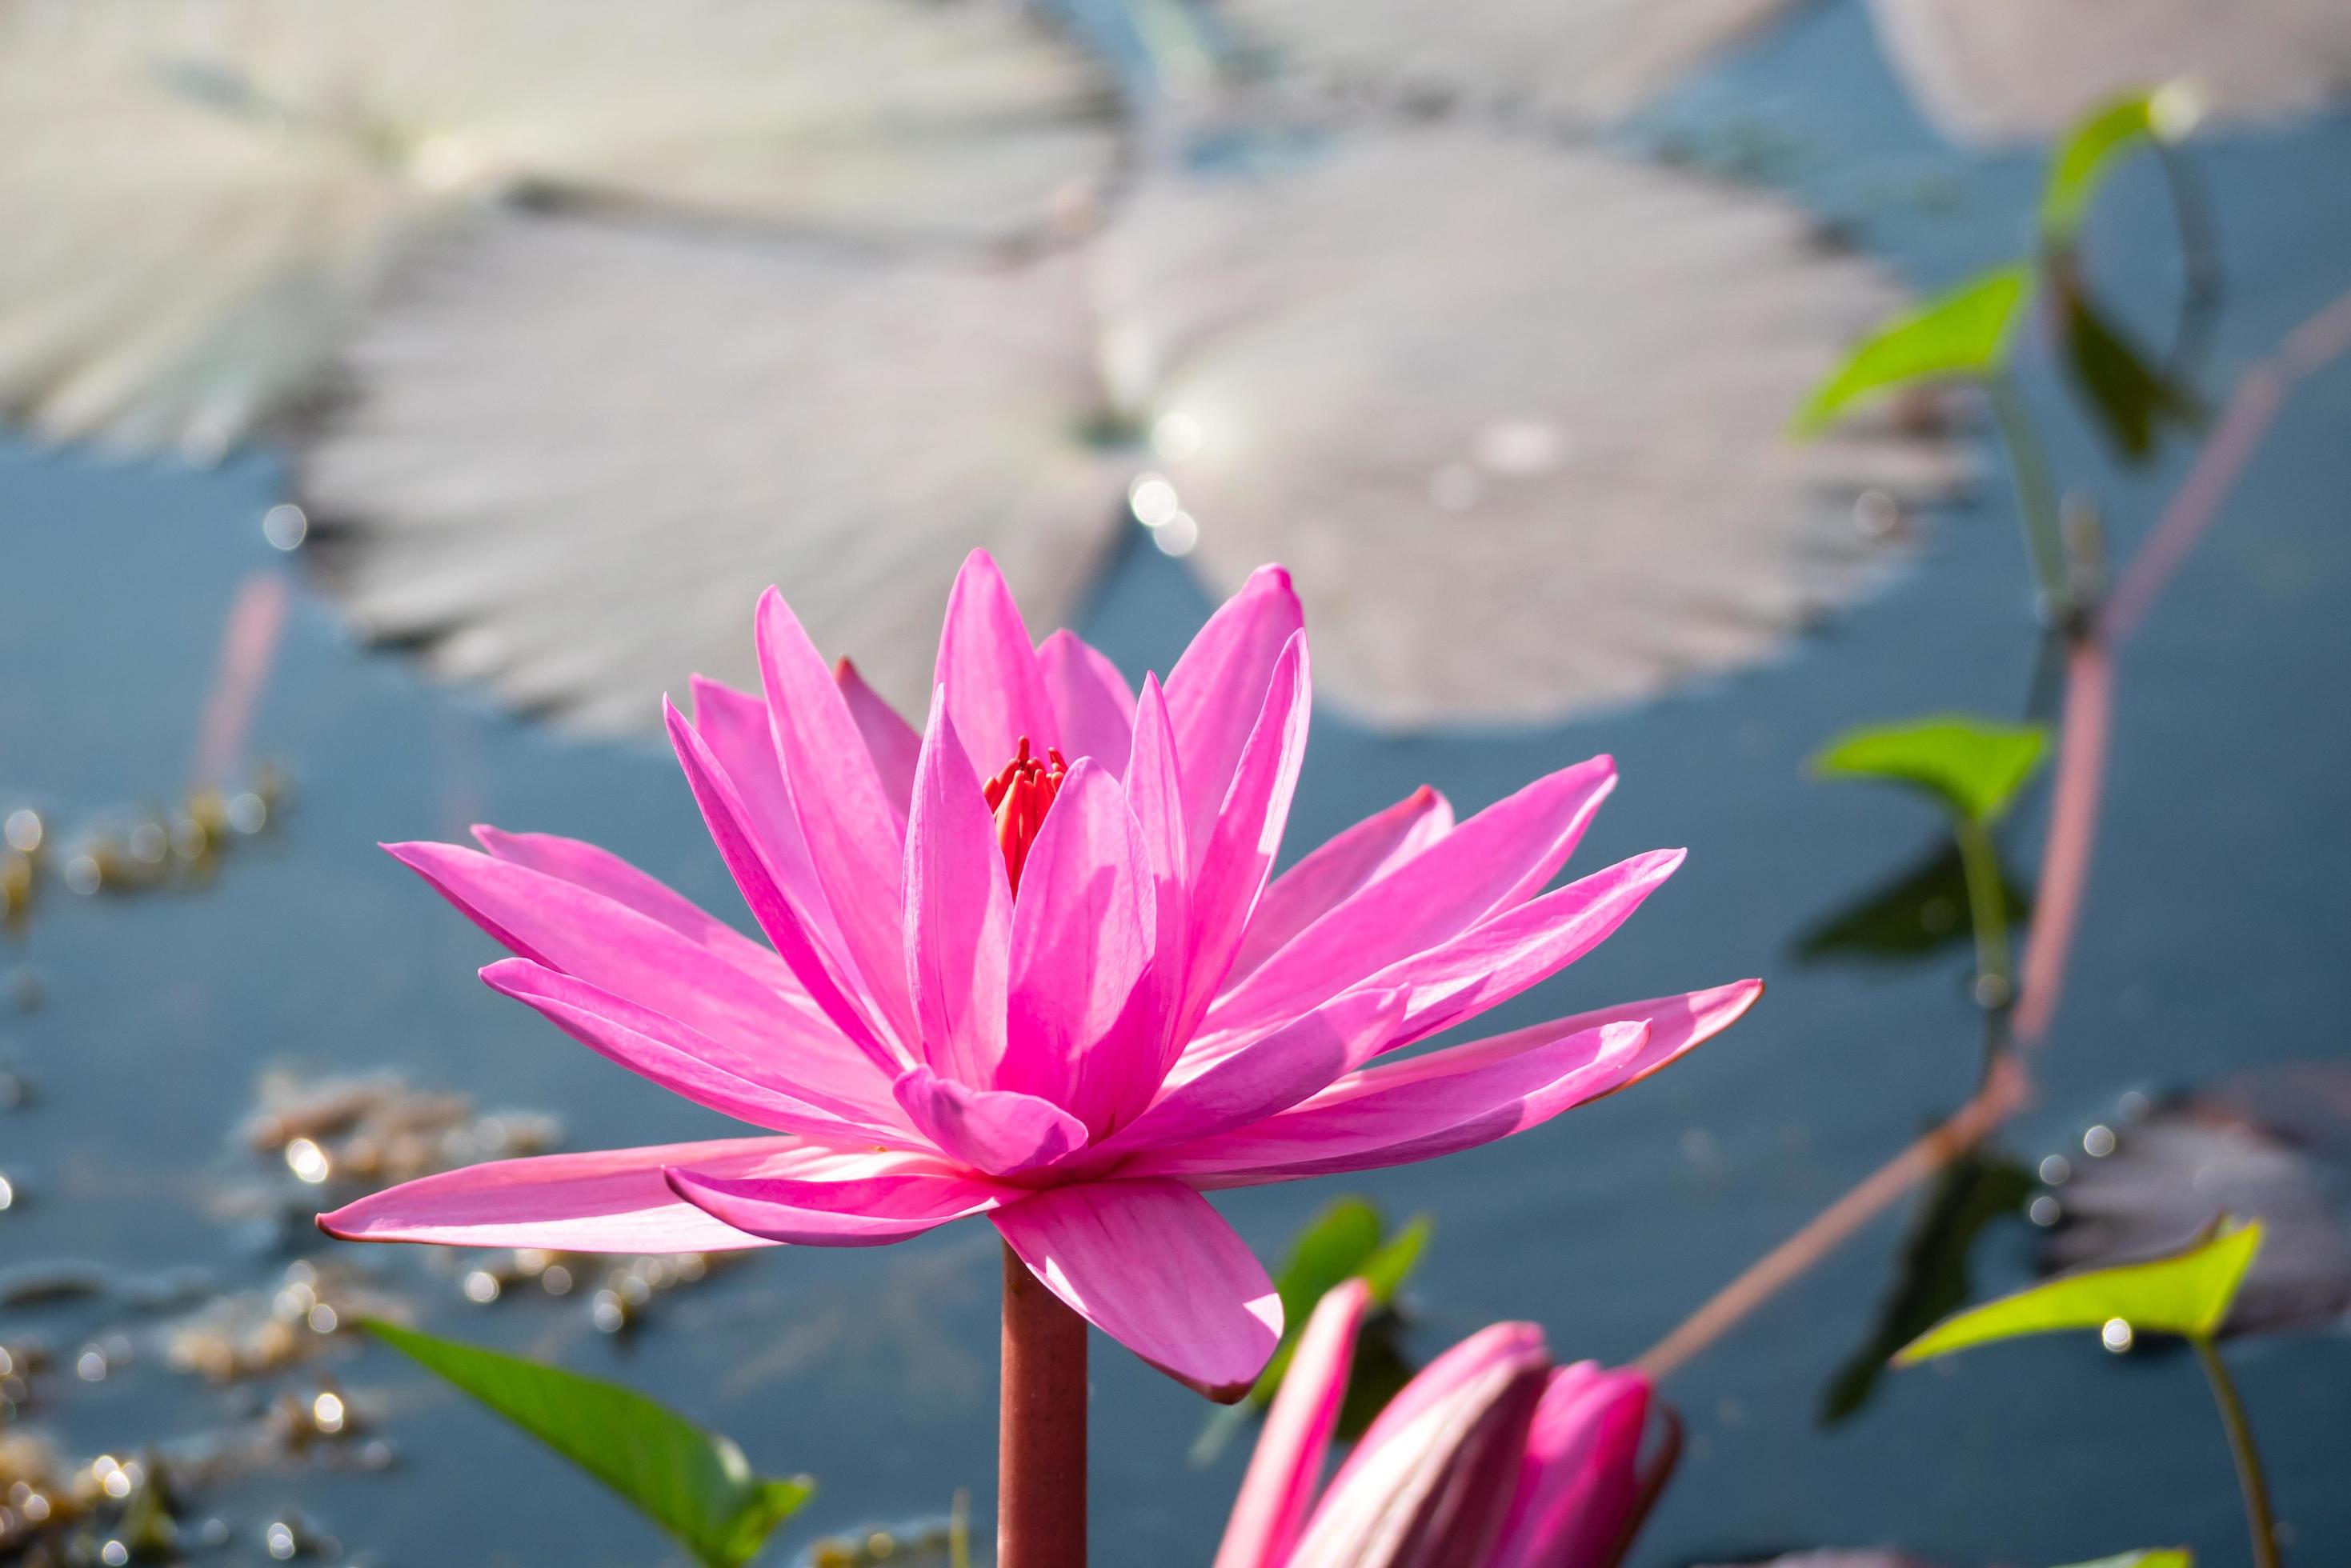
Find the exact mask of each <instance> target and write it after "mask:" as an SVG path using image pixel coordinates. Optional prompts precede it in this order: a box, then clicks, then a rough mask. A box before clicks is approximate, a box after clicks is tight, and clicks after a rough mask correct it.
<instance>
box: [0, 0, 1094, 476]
mask: <svg viewBox="0 0 2351 1568" xmlns="http://www.w3.org/2000/svg"><path fill="white" fill-rule="evenodd" d="M1107 93H1108V82H1107V78H1106V76H1105V75H1104V74H1103V73H1102V72H1101V71H1099V70H1098V69H1097V68H1096V67H1093V66H1092V64H1090V63H1089V62H1088V61H1087V60H1086V59H1085V58H1084V57H1082V56H1081V55H1080V54H1079V53H1078V52H1077V51H1076V50H1075V49H1074V48H1073V47H1071V46H1070V45H1068V44H1066V43H1064V42H1062V41H1061V40H1059V39H1057V38H1055V37H1053V36H1050V34H1049V33H1048V32H1046V30H1045V29H1044V28H1043V27H1042V26H1040V23H1039V22H1038V20H1037V18H1036V16H1035V15H1034V14H1033V13H1032V12H1030V11H1029V9H1028V8H1027V7H1024V6H1021V5H1015V4H1011V3H1009V0H924V3H919V4H918V3H914V0H796V3H795V4H792V5H733V4H728V3H726V0H675V3H671V4H662V5H639V4H633V3H631V0H577V3H574V4H567V5H546V4H541V3H538V0H342V3H339V4H336V5H308V4H304V3H302V0H228V3H226V4H215V3H210V0H153V3H149V0H27V3H26V4H21V5H11V6H9V7H7V8H6V9H5V11H0V210H5V211H6V212H7V213H10V214H11V216H12V219H13V220H14V223H13V225H12V226H13V227H14V229H15V231H16V235H17V239H16V243H14V244H11V246H10V249H9V254H8V255H7V257H6V260H5V263H0V277H5V283H6V286H5V290H0V345H5V348H0V408H5V409H6V410H11V411H13V413H14V414H16V416H17V417H19V418H21V419H23V420H25V421H26V422H28V423H29V424H30V425H31V426H32V427H33V429H34V430H35V431H37V433H38V434H40V435H42V436H44V437H47V438H49V439H53V440H76V439H93V440H97V441H102V442H104V443H106V444H109V445H110V446H115V447H121V448H129V449H134V450H144V449H149V448H154V447H168V446H179V447H182V448H183V449H185V450H186V451H188V452H190V453H191V454H192V455H194V456H196V457H198V458H204V459H208V458H213V457H217V456H218V455H219V454H220V453H221V452H224V451H225V450H226V449H227V448H228V447H229V446H231V445H233V444H234V443H235V442H236V441H239V440H240V439H242V438H243V437H244V436H246V434H247V433H248V432H249V431H252V430H253V429H254V428H255V427H256V425H257V424H258V423H260V422H261V421H265V420H266V419H267V418H268V417H269V416H271V415H273V414H276V413H279V412H282V411H285V410H287V409H288V408H289V407H291V406H292V405H294V404H295V403H297V402H298V401H299V400H304V399H306V398H310V397H314V396H316V395H317V394H318V393H319V391H321V389H322V388H321V385H320V375H321V372H322V371H323V370H324V369H325V367H326V362H327V359H328V358H329V356H330V355H331V354H332V353H333V351H334V350H335V348H337V346H338V345H340V343H341V342H343V341H344V340H345V339H346V337H347V335H348V334H349V332H350V330H351V328H352V327H353V326H354V324H355V322H356V321H357V319H358V318H359V317H360V314H361V313H362V312H363V311H364V309H365V308H366V307H367V306H369V305H370V304H371V302H372V301H373V300H374V299H375V298H376V297H377V296H378V295H379V294H380V292H381V287H382V286H383V285H384V284H385V283H386V281H387V280H388V279H391V278H392V277H394V276H396V275H398V274H399V273H400V271H401V270H402V266H403V265H404V264H405V263H406V262H407V261H408V260H409V259H410V258H411V257H412V256H413V254H414V253H415V252H417V251H418V250H419V249H421V248H425V247H428V246H429V245H431V244H434V243H436V242H437V243H446V244H459V245H462V244H464V243H465V225H466V222H467V221H468V220H470V219H472V218H475V217H477V216H479V215H481V214H482V213H485V212H486V211H488V210H490V209H491V208H493V207H499V206H504V207H508V208H514V207H517V206H523V205H528V206H531V207H535V208H538V207H547V206H586V207H591V208H606V207H619V208H622V209H626V210H630V211H632V212H636V213H640V214H643V213H658V214H664V215H668V216H672V217H676V218H680V219H684V220H687V221H691V222H693V223H700V224H705V225H706V224H709V223H714V222H715V223H747V224H757V225H775V226H778V227H785V228H789V229H792V230H795V231H798V232H803V233H809V234H816V235H820V236H823V237H826V238H829V239H831V240H833V241H835V242H847V243H852V244H891V243H906V244H915V243H922V244H936V243H954V244H977V243H987V242H993V241H996V240H999V239H1002V238H1005V237H1007V236H1010V235H1017V234H1023V233H1027V232H1032V231H1035V230H1037V229H1039V228H1041V227H1045V226H1050V223H1052V222H1053V220H1054V214H1055V213H1057V212H1059V211H1061V210H1063V209H1065V208H1066V206H1067V205H1068V203H1069V202H1070V201H1071V199H1073V198H1075V199H1077V200H1079V201H1080V202H1082V201H1083V200H1084V199H1085V193H1086V192H1089V191H1091V190H1093V189H1094V188H1096V187H1098V186H1099V185H1100V184H1101V182H1102V181H1103V180H1104V179H1105V178H1106V176H1107V175H1108V173H1109V171H1110V169H1111V166H1112V163H1113V161H1114V159H1115V156H1116V141H1117V137H1116V132H1115V130H1114V128H1113V125H1112V123H1111V121H1110V117H1109V114H1108V109H1109V100H1108V96H1107ZM607 369H611V367H610V366H608V367H607Z"/></svg>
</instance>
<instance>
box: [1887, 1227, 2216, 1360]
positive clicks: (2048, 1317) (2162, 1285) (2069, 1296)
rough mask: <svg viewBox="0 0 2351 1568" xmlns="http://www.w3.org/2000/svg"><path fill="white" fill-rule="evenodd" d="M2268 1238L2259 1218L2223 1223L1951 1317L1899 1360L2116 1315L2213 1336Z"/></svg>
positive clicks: (2093, 1323)
mask: <svg viewBox="0 0 2351 1568" xmlns="http://www.w3.org/2000/svg"><path fill="white" fill-rule="evenodd" d="M2261 1244H2262V1227H2261V1224H2260V1222H2259V1221H2257V1220H2256V1221H2252V1222H2249V1223H2245V1224H2241V1225H2234V1226H2230V1225H2220V1226H2216V1227H2215V1228H2214V1229H2213V1230H2212V1231H2211V1232H2210V1234H2208V1235H2206V1236H2203V1237H2199V1239H2198V1240H2197V1241H2194V1242H2192V1243H2191V1244H2189V1246H2187V1247H2185V1248H2183V1249H2181V1250H2180V1251H2177V1252H2172V1253H2169V1254H2168V1255H2166V1256H2163V1257H2159V1258H2150V1259H2147V1261H2145V1262H2137V1263H2123V1264H2118V1265H2117V1266H2116V1267H2114V1268H2110V1269H2092V1270H2090V1271H2088V1272H2085V1273H2079V1274H2064V1275H2060V1276H2059V1277H2058V1278H2056V1279H2053V1280H2049V1281H2045V1282H2043V1283H2041V1284H2037V1285H2034V1286H2032V1287H2031V1288H2030V1289H2027V1290H2022V1291H2019V1292H2017V1293H2015V1294H2014V1295H2009V1296H2002V1297H2001V1299H2000V1300H1998V1301H1995V1302H1987V1303H1984V1304H1983V1305H1982V1306H1980V1307H1974V1308H1971V1309H1970V1310H1969V1311H1967V1312H1963V1313H1961V1314H1959V1315H1958V1316H1957V1317H1953V1318H1949V1319H1946V1320H1945V1321H1944V1322H1943V1323H1941V1324H1938V1325H1937V1326H1936V1327H1935V1328H1932V1329H1930V1330H1928V1332H1927V1333H1925V1334H1921V1335H1919V1336H1918V1337H1917V1339H1914V1340H1912V1341H1911V1342H1910V1343H1909V1344H1908V1345H1906V1346H1904V1347H1903V1349H1902V1350H1901V1352H1900V1353H1899V1354H1897V1355H1896V1356H1895V1358H1894V1364H1895V1365H1896V1366H1912V1365H1915V1364H1916V1363H1917V1362H1920V1361H1925V1360H1928V1358H1930V1357H1933V1356H1938V1355H1949V1354H1950V1353H1951V1352H1953V1351H1955V1350H1965V1349H1967V1348H1968V1347H1969V1346H1970V1345H1989V1344H1991V1343H1992V1342H1994V1341H1996V1340H2002V1339H2015V1338H2017V1337H2019V1336H2021V1335H2023V1334H2053V1333H2057V1332H2060V1331H2063V1330H2065V1329H2074V1328H2088V1329H2096V1328H2103V1327H2104V1326H2105V1324H2108V1323H2110V1322H2112V1321H2114V1320H2115V1319H2116V1318H2119V1319H2121V1320H2122V1321H2123V1322H2125V1323H2126V1324H2129V1325H2130V1327H2131V1330H2132V1332H2133V1333H2134V1334H2145V1333H2157V1334H2182V1335H2185V1336H2187V1337H2189V1338H2191V1339H2210V1337H2211V1336H2212V1334H2214V1333H2215V1332H2216V1331H2218V1330H2219V1328H2220V1321H2221V1320H2222V1319H2223V1318H2225V1317H2227V1316H2228V1315H2229V1303H2231V1301H2233V1300H2234V1299H2235V1298H2236V1294H2237V1285H2238V1283H2239V1282H2240V1281H2241V1280H2243V1278H2244V1277H2245V1270H2246V1269H2247V1268H2249V1267H2250V1266H2252V1261H2253V1253H2254V1252H2255V1251H2258V1250H2259V1249H2260V1247H2261Z"/></svg>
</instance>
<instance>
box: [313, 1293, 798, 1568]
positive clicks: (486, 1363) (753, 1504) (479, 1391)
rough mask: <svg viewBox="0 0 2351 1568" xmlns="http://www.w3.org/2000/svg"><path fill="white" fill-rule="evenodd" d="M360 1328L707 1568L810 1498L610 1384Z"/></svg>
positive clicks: (710, 1435)
mask: <svg viewBox="0 0 2351 1568" xmlns="http://www.w3.org/2000/svg"><path fill="white" fill-rule="evenodd" d="M360 1326H362V1327H363V1328H365V1329H366V1330H367V1332H368V1333H370V1334H373V1335H374V1336H375V1337H376V1338H378V1339H380V1340H381V1341H383V1342H384V1343H385V1344H386V1345H391V1346H392V1348H393V1349H395V1350H398V1351H400V1352H401V1353H402V1354H403V1355H407V1356H409V1357H411V1358H413V1360H415V1361H417V1362H419V1363H421V1364H423V1366H425V1367H426V1368H428V1369H429V1370H431V1371H432V1372H434V1374H436V1375H437V1376H440V1377H442V1378H444V1379H445V1380H446V1381H448V1382H450V1383H453V1384H455V1386H457V1387H459V1388H461V1389H463V1390H465V1392H466V1393H468V1394H470V1395H472V1396H473V1397H475V1398H476V1399H478V1400H480V1401H481V1402H482V1403H483V1404H485V1405H486V1406H488V1407H490V1408H491V1409H493V1410H495V1411H496V1412H497V1413H498V1414H499V1415H501V1416H504V1417H506V1418H507V1420H509V1421H511V1422H513V1423H514V1424H515V1425H516V1426H517V1427H520V1428H522V1429H523V1430H524V1431H526V1432H528V1433H529V1434H530V1435H531V1436H532V1437H534V1438H538V1440H539V1441H540V1442H542V1443H545V1444H546V1445H547V1446H548V1447H549V1448H550V1449H554V1450H555V1451H556V1452H557V1453H559V1454H561V1455H562V1456H563V1457H564V1458H565V1459H569V1460H570V1461H571V1462H572V1463H573V1464H575V1465H578V1466H579V1467H580V1469H584V1470H586V1471H587V1472H588V1473H589V1474H590V1475H591V1476H594V1477H595V1478H596V1479H597V1480H600V1481H602V1482H603V1483H604V1484H605V1485H606V1486H608V1487H610V1488H611V1489H612V1490H614V1491H616V1492H618V1493H619V1494H620V1495H621V1497H622V1499H623V1500H624V1501H627V1502H628V1503H629V1504H631V1505H632V1507H634V1508H635V1509H637V1510H638V1511H640V1512H642V1513H643V1514H644V1515H645V1517H646V1518H648V1519H650V1520H652V1521H653V1522H654V1523H655V1524H657V1525H659V1526H661V1528H662V1529H663V1530H664V1531H666V1532H668V1533H669V1534H670V1535H671V1536H672V1537H674V1539H675V1540H676V1541H677V1542H678V1543H679V1544H680V1545H682V1546H684V1548H685V1549H686V1550H687V1551H688V1552H692V1553H693V1554H694V1556H695V1560H696V1561H698V1562H700V1563H705V1564H706V1565H708V1568H736V1565H737V1564H738V1563H745V1562H747V1561H748V1560H749V1559H750V1558H752V1557H753V1556H755V1555H757V1554H758V1551H759V1548H760V1546H761V1545H762V1544H764V1543H765V1542H766V1541H767V1539H768V1535H770V1534H771V1533H773V1532H774V1531H775V1528H776V1526H778V1524H781V1523H782V1522H783V1521H785V1520H787V1519H789V1518H790V1517H791V1516H792V1514H794V1513H795V1512H797V1511H799V1507H800V1505H801V1504H802V1503H805V1502H806V1501H808V1500H809V1496H810V1493H811V1492H812V1491H814V1490H815V1487H814V1483H812V1482H811V1481H810V1480H809V1479H808V1478H807V1477H805V1476H801V1477H798V1478H796V1479H794V1480H767V1479H764V1478H762V1477H759V1476H756V1475H753V1474H752V1473H751V1467H750V1465H749V1464H748V1462H747V1461H746V1460H745V1459H744V1458H743V1450H742V1449H738V1448H737V1447H736V1446H735V1443H734V1441H733V1439H731V1438H725V1437H721V1436H720V1435H718V1434H717V1433H716V1432H710V1431H705V1430H704V1429H703V1428H700V1427H697V1426H695V1425H694V1424H693V1423H692V1422H690V1421H688V1420H686V1419H685V1418H684V1417H681V1416H678V1415H676V1414H674V1413H673V1412H672V1411H670V1410H668V1409H665V1408H664V1407H662V1406H660V1405H656V1404H655V1403H653V1401H652V1400H651V1399H648V1398H646V1397H644V1396H643V1395H642V1394H638V1393H634V1392H632V1391H631V1390H630V1389H627V1388H623V1387H622V1386H620V1385H618V1384H616V1383H606V1382H602V1381H601V1380H599V1379H597V1378H593V1377H583V1376H580V1374H578V1373H576V1372H566V1371H564V1370H563V1369H562V1368H560V1367H555V1366H540V1365H539V1364H538V1363H537V1362H535V1361H525V1360H522V1359H521V1358H519V1357H517V1356H512V1355H501V1354H500V1353H498V1352H496V1351H494V1350H484V1349H481V1348H480V1347H478V1346H476V1345H464V1344H460V1343H459V1342H457V1341H455V1340H452V1339H437V1338H435V1337H434V1336H433V1335H432V1334H419V1333H417V1332H416V1331H415V1330H413V1329H407V1328H401V1327H398V1326H396V1325H394V1324H388V1323H384V1322H382V1321H381V1320H378V1319H370V1320H368V1321H366V1322H365V1323H363V1324H361V1325H360Z"/></svg>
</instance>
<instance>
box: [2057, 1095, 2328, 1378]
mask: <svg viewBox="0 0 2351 1568" xmlns="http://www.w3.org/2000/svg"><path fill="white" fill-rule="evenodd" d="M2114 1131H2115V1137H2116V1142H2115V1146H2114V1147H2113V1149H2112V1151H2111V1152H2109V1153H2107V1154H2106V1155H2105V1156H2104V1157H2102V1158H2095V1159H2075V1160H2073V1161H2072V1162H2071V1168H2070V1171H2069V1173H2068V1174H2067V1177H2066V1179H2065V1180H2064V1182H2063V1183H2062V1184H2061V1185H2059V1186H2057V1187H2055V1188H2054V1189H2053V1191H2052V1195H2051V1196H2052V1198H2053V1202H2054V1207H2055V1211H2056V1214H2057V1216H2058V1218H2057V1222H2056V1224H2055V1226H2054V1228H2053V1230H2052V1231H2051V1232H2050V1234H2049V1237H2048V1240H2047V1241H2046V1242H2045V1243H2044V1244H2043V1248H2042V1253H2041V1257H2042V1262H2043V1265H2044V1266H2046V1267H2049V1268H2052V1269H2077V1268H2083V1267H2095V1266H2098V1265H2102V1264H2105V1263H2109V1262H2116V1261H2119V1260H2121V1259H2125V1258H2131V1257H2145V1256H2147V1255H2148V1254H2149V1253H2151V1252H2155V1251H2161V1250H2163V1249H2165V1248H2168V1247H2174V1246H2177V1245H2179V1243H2180V1242H2181V1241H2184V1240H2186V1239H2187V1238H2189V1237H2190V1236H2192V1235H2193V1234H2194V1233H2195V1231H2196V1230H2197V1228H2198V1227H2199V1226H2200V1225H2201V1224H2203V1223H2204V1222H2205V1221H2206V1220H2210V1217H2211V1215H2212V1213H2213V1212H2214V1210H2226V1211H2228V1212H2229V1213H2231V1214H2241V1215H2245V1216H2247V1217H2248V1218H2252V1219H2258V1220H2261V1222H2262V1229H2263V1231H2264V1233H2265V1240H2264V1241H2263V1242H2262V1250H2261V1252H2260V1255H2259V1256H2257V1257H2256V1258H2255V1259H2254V1260H2253V1264H2252V1268H2251V1269H2250V1270H2248V1271H2247V1272H2246V1274H2245V1278H2244V1281H2243V1282H2242V1284H2241V1286H2240V1287H2239V1289H2238V1292H2237V1296H2236V1301H2235V1303H2234V1304H2233V1305H2232V1306H2231V1309H2230V1312H2229V1316H2228V1319H2227V1321H2226V1323H2225V1324H2223V1332H2224V1333H2226V1334H2263V1333H2276V1332H2283V1331H2289V1330H2294V1329H2299V1328H2314V1327H2320V1326H2324V1325H2326V1324H2333V1323H2335V1322H2338V1321H2340V1320H2341V1319H2342V1318H2343V1317H2344V1316H2345V1314H2346V1313H2351V1230H2346V1222H2345V1213H2344V1204H2345V1194H2346V1190H2351V1070H2346V1069H2345V1068H2343V1067H2341V1066H2338V1065H2335V1064H2310V1065H2307V1066H2302V1067H2290V1068H2283V1069H2271V1070H2267V1071H2263V1072H2259V1073H2251V1074H2246V1075H2241V1076H2237V1077H2232V1078H2227V1079H2223V1080H2220V1082H2218V1083H2214V1084H2210V1085H2205V1086H2204V1087H2202V1088H2199V1089H2198V1090H2195V1091H2194V1092H2192V1093H2189V1094H2186V1095H2182V1096H2177V1097H2175V1098H2173V1099H2171V1100H2169V1101H2167V1102H2165V1103H2162V1104H2158V1106H2155V1107H2154V1109H2153V1110H2151V1111H2150V1112H2149V1113H2148V1114H2147V1116H2145V1117H2144V1118H2141V1119H2139V1120H2137V1121H2134V1122H2130V1123H2128V1124H2125V1125H2119V1126H2117V1127H2116V1128H2115V1129H2114Z"/></svg>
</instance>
